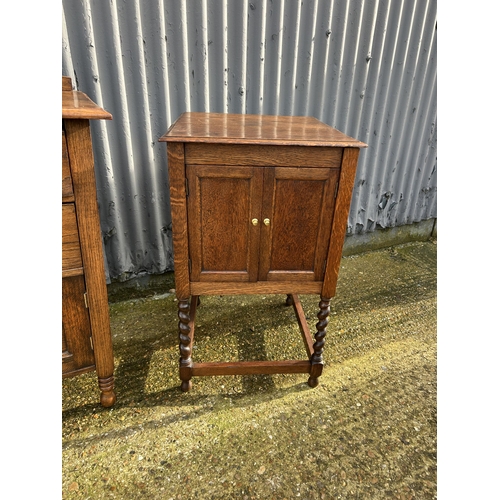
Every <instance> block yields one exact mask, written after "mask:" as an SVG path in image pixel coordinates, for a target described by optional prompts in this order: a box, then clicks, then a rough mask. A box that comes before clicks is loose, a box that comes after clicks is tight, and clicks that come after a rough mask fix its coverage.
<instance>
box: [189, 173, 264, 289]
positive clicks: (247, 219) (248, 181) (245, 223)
mask: <svg viewBox="0 0 500 500" xmlns="http://www.w3.org/2000/svg"><path fill="white" fill-rule="evenodd" d="M262 177H263V170H262V169H261V168H256V167H228V166H210V165H188V166H187V178H188V188H189V196H188V218H189V224H188V227H189V251H190V259H191V272H190V280H191V281H256V280H257V275H258V255H259V237H260V224H257V225H253V224H252V222H251V221H252V219H254V218H255V219H258V220H259V221H260V212H261V199H262Z"/></svg>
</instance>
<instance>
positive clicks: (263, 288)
mask: <svg viewBox="0 0 500 500" xmlns="http://www.w3.org/2000/svg"><path fill="white" fill-rule="evenodd" d="M322 286H323V282H322V281H256V282H253V283H210V282H192V283H191V291H192V293H193V294H196V295H246V294H257V295H259V294H264V295H265V294H269V293H280V294H282V293H301V294H316V293H320V292H321V288H322Z"/></svg>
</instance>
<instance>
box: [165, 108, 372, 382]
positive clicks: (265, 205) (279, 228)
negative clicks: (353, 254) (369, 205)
mask: <svg viewBox="0 0 500 500" xmlns="http://www.w3.org/2000/svg"><path fill="white" fill-rule="evenodd" d="M160 141H164V142H167V153H168V168H169V180H170V199H171V209H172V232H173V245H174V271H175V273H174V274H175V289H176V296H177V299H178V316H179V323H178V326H179V348H180V361H179V373H180V379H181V389H182V390H183V391H188V390H190V389H191V387H192V381H191V379H192V377H193V376H204V375H246V374H263V373H266V374H272V373H308V374H309V379H308V384H309V385H310V386H311V387H315V386H316V385H317V384H318V377H319V376H320V375H321V373H322V370H323V350H324V345H325V334H326V326H327V324H328V316H329V312H330V300H331V298H332V297H333V296H334V295H335V289H336V284H337V276H338V271H339V266H340V258H341V254H342V247H343V243H344V236H345V230H346V224H347V217H348V214H349V207H350V200H351V193H352V188H353V185H354V179H355V174H356V166H357V161H358V155H359V151H360V148H364V147H366V144H364V143H362V142H360V141H357V140H355V139H353V138H351V137H348V136H346V135H345V134H343V133H341V132H339V131H338V130H336V129H334V128H332V127H330V126H328V125H326V124H324V123H322V122H320V121H318V120H317V119H315V118H311V117H291V116H262V115H236V114H219V113H184V114H182V115H181V116H180V117H179V118H178V120H177V121H176V122H175V123H174V124H173V125H172V126H171V127H170V128H169V130H168V131H167V133H166V134H165V135H164V136H163V137H161V138H160ZM271 293H272V294H284V295H286V304H287V305H293V307H294V309H295V314H296V317H297V321H298V324H299V329H300V331H301V333H302V336H303V340H304V345H305V348H306V352H307V359H305V360H283V361H275V360H272V361H228V362H210V361H207V362H194V361H193V359H192V357H191V353H192V348H193V342H194V330H195V328H194V325H195V314H196V307H197V305H198V303H199V296H200V295H210V294H217V295H223V294H271ZM298 294H318V295H319V296H320V301H319V312H318V322H317V324H316V332H315V334H314V338H313V337H312V336H311V333H310V330H309V327H308V325H307V322H306V319H305V315H304V312H303V309H302V306H301V303H300V300H299V297H298Z"/></svg>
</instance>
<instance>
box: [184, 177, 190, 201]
mask: <svg viewBox="0 0 500 500" xmlns="http://www.w3.org/2000/svg"><path fill="white" fill-rule="evenodd" d="M185 181H186V198H187V197H188V196H189V183H188V180H187V179H185Z"/></svg>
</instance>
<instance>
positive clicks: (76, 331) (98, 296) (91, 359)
mask: <svg viewBox="0 0 500 500" xmlns="http://www.w3.org/2000/svg"><path fill="white" fill-rule="evenodd" d="M111 118H112V116H111V114H110V113H108V112H107V111H105V110H104V109H102V108H100V107H99V106H97V105H96V104H95V103H94V102H92V101H91V100H90V99H89V98H88V97H87V96H86V95H85V94H83V93H82V92H77V91H73V89H72V84H71V79H70V78H69V77H64V76H63V77H62V376H63V377H72V376H75V375H79V374H81V373H85V372H88V371H92V370H95V371H96V373H97V380H98V385H99V389H100V391H101V396H100V401H101V404H102V405H103V406H106V407H109V406H112V405H113V404H114V403H115V401H116V395H115V391H114V375H113V373H114V360H113V347H112V341H111V329H110V323H109V312H108V296H107V290H106V278H105V270H104V260H103V250H102V243H101V230H100V224H99V213H98V207H97V192H96V185H95V176H94V159H93V154H92V142H91V136H90V122H89V120H110V119H111Z"/></svg>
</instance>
